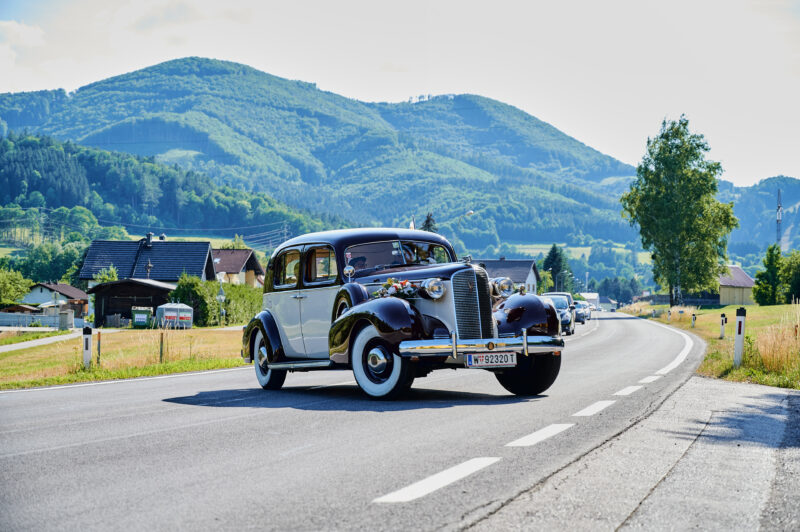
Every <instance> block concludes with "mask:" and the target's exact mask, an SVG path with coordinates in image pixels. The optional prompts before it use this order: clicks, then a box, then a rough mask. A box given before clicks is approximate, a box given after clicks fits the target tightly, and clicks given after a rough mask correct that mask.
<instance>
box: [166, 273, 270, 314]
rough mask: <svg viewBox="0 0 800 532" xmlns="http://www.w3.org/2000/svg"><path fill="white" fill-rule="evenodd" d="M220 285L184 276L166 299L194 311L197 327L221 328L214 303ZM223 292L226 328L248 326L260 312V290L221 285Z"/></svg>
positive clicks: (218, 309) (218, 312) (218, 311)
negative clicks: (177, 302)
mask: <svg viewBox="0 0 800 532" xmlns="http://www.w3.org/2000/svg"><path fill="white" fill-rule="evenodd" d="M219 287H220V283H219V282H217V281H201V280H200V278H199V277H195V276H190V275H186V274H183V275H182V276H181V278H180V280H179V281H178V286H177V287H176V288H175V290H173V291H172V292H170V294H169V297H170V298H171V299H173V300H175V301H179V302H181V303H184V304H186V305H189V306H190V307H192V309H194V324H195V325H197V326H199V327H209V326H214V325H220V307H219V302H218V301H217V294H218V293H219ZM222 287H223V288H222V289H223V291H224V292H225V302H224V303H223V305H222V308H223V309H225V325H232V324H239V323H247V322H248V321H249V320H250V319H251V318H252V317H253V316H255V315H256V314H257V313H258V312H259V310H261V289H260V288H251V287H249V286H247V285H233V284H227V283H223V284H222Z"/></svg>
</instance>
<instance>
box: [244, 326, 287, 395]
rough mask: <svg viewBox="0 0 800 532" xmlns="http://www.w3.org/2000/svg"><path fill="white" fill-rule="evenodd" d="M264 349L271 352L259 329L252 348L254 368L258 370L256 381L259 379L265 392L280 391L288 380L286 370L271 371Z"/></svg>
mask: <svg viewBox="0 0 800 532" xmlns="http://www.w3.org/2000/svg"><path fill="white" fill-rule="evenodd" d="M262 348H264V350H265V351H266V352H267V353H269V352H270V346H269V345H267V342H266V341H265V339H264V334H263V333H262V332H261V329H259V330H258V331H257V332H256V336H255V338H253V343H252V348H251V349H252V350H253V352H252V353H251V354H252V357H253V366H254V367H255V370H256V379H258V384H260V385H261V387H262V388H264V389H265V390H280V389H281V386H283V381H285V380H286V370H281V371H278V370H274V369H269V368H268V367H267V359H266V357H265V356H264V351H262Z"/></svg>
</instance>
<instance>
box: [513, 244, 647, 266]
mask: <svg viewBox="0 0 800 532" xmlns="http://www.w3.org/2000/svg"><path fill="white" fill-rule="evenodd" d="M556 245H557V246H558V247H560V248H563V249H564V251H565V252H566V254H567V257H568V258H570V259H579V258H581V256H582V255H585V256H586V258H587V259H588V258H590V254H591V251H592V248H591V246H568V245H567V244H565V243H563V242H562V243H558V242H556ZM552 246H553V244H552V242H551V243H549V244H516V245H515V246H514V247H515V248H516V249H517V251H519V252H520V253H526V254H528V255H531V256H536V255H539V254H544V255H547V252H548V251H550V248H551V247H552ZM613 247H614V249H615V250H616V252H617V253H628V250H627V249H625V246H624V245H622V244H614V246H613ZM636 259H637V260H638V261H639V263H640V264H650V263H651V262H652V259H651V258H650V253H649V252H648V251H640V252H638V253H637V254H636Z"/></svg>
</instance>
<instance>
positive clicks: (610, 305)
mask: <svg viewBox="0 0 800 532" xmlns="http://www.w3.org/2000/svg"><path fill="white" fill-rule="evenodd" d="M598 301H599V302H600V308H601V309H603V310H612V309H616V308H617V307H618V306H619V304H618V303H617V302H616V301H614V300H613V299H611V298H610V297H608V296H600V297H599V298H598Z"/></svg>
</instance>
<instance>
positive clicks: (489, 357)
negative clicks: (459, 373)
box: [467, 352, 517, 368]
mask: <svg viewBox="0 0 800 532" xmlns="http://www.w3.org/2000/svg"><path fill="white" fill-rule="evenodd" d="M516 365H517V354H516V353H513V352H510V353H504V352H498V353H482V354H473V355H471V354H467V367H468V368H513V367H514V366H516Z"/></svg>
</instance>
